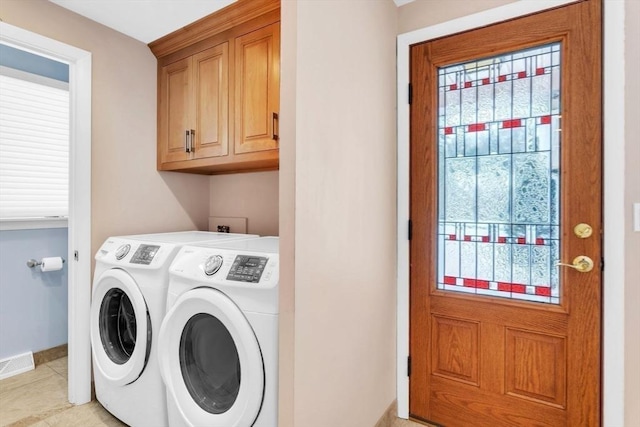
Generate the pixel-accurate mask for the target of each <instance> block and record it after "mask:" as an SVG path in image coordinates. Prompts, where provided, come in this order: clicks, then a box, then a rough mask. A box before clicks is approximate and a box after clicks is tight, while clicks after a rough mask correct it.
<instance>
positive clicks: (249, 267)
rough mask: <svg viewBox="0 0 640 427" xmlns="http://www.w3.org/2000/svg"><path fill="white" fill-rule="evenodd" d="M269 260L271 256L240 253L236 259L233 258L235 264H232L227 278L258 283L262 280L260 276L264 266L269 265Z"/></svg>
mask: <svg viewBox="0 0 640 427" xmlns="http://www.w3.org/2000/svg"><path fill="white" fill-rule="evenodd" d="M267 261H269V258H267V257H261V256H255V255H238V256H236V258H235V260H233V264H232V265H231V269H230V270H229V274H228V275H227V280H234V281H236V282H247V283H258V282H260V277H262V273H263V272H264V268H265V266H266V265H267Z"/></svg>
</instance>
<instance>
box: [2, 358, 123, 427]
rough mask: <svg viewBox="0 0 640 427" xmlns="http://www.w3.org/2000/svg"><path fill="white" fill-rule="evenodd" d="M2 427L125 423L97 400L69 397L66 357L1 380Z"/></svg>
mask: <svg viewBox="0 0 640 427" xmlns="http://www.w3.org/2000/svg"><path fill="white" fill-rule="evenodd" d="M0 426H1V427H5V426H7V427H23V426H35V427H76V426H77V427H94V426H95V427H102V426H108V427H124V426H125V424H123V423H121V422H120V421H118V419H116V418H115V417H113V416H112V415H111V414H110V413H109V412H107V411H106V410H105V409H104V408H103V407H102V406H101V405H100V404H99V403H98V402H96V401H93V402H90V403H87V404H86V405H80V406H74V405H72V404H70V403H69V401H68V400H67V358H66V357H63V358H61V359H57V360H54V361H51V362H48V363H44V364H42V365H39V366H37V367H36V369H35V370H33V371H29V372H25V373H23V374H19V375H16V376H13V377H9V378H6V379H4V380H1V381H0Z"/></svg>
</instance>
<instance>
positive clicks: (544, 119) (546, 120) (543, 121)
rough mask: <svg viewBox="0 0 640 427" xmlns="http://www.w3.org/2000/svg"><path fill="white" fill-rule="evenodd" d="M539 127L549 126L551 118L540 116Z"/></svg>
mask: <svg viewBox="0 0 640 427" xmlns="http://www.w3.org/2000/svg"><path fill="white" fill-rule="evenodd" d="M540 124H541V125H550V124H551V116H542V117H540Z"/></svg>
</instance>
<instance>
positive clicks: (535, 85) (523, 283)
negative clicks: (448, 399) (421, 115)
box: [437, 43, 561, 304]
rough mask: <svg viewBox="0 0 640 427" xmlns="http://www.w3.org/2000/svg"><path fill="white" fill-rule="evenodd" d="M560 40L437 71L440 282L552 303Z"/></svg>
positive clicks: (556, 294)
mask: <svg viewBox="0 0 640 427" xmlns="http://www.w3.org/2000/svg"><path fill="white" fill-rule="evenodd" d="M560 59H561V58H560V43H556V44H551V45H545V46H540V47H536V48H533V49H527V50H522V51H518V52H512V53H508V54H504V55H500V56H497V57H494V58H488V59H482V60H478V61H472V62H468V63H464V64H455V65H451V66H448V67H444V68H440V69H439V78H438V82H439V88H438V89H439V106H438V111H439V112H440V113H439V114H440V117H439V119H438V124H439V129H438V133H439V141H440V143H439V154H438V169H439V171H438V179H439V181H440V182H439V185H438V188H439V195H438V209H439V213H438V218H439V221H440V224H439V227H438V230H439V231H438V233H439V238H438V242H439V243H438V274H437V278H438V288H439V289H443V290H447V291H456V292H465V293H472V294H478V295H488V296H497V297H504V298H510V299H517V300H525V301H532V302H543V303H552V304H558V303H559V302H560V283H559V275H558V272H557V268H556V267H555V266H554V261H555V260H557V259H558V258H559V248H560V241H559V238H560V237H559V236H560V230H559V229H560V227H559V223H558V220H559V211H560V206H559V194H560V181H559V177H560V171H559V167H560V136H561V132H560V128H559V125H560V80H561V78H560Z"/></svg>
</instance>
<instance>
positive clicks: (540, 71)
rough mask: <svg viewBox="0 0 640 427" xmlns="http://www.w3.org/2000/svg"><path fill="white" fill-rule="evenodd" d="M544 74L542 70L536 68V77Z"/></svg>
mask: <svg viewBox="0 0 640 427" xmlns="http://www.w3.org/2000/svg"><path fill="white" fill-rule="evenodd" d="M542 74H544V68H536V76H539V75H542Z"/></svg>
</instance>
